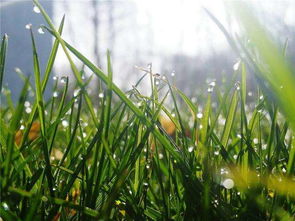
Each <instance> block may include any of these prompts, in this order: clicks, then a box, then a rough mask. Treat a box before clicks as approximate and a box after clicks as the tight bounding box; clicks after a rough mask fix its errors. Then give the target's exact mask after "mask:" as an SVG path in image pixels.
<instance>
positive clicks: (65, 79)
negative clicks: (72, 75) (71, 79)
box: [60, 76, 67, 84]
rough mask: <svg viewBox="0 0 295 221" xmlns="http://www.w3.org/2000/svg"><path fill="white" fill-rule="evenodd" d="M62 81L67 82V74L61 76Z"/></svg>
mask: <svg viewBox="0 0 295 221" xmlns="http://www.w3.org/2000/svg"><path fill="white" fill-rule="evenodd" d="M60 82H61V83H62V84H65V83H66V82H67V77H65V76H63V77H61V79H60Z"/></svg>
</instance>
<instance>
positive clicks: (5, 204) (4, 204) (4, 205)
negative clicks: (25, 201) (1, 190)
mask: <svg viewBox="0 0 295 221" xmlns="http://www.w3.org/2000/svg"><path fill="white" fill-rule="evenodd" d="M2 206H3V208H4V210H9V206H8V204H7V203H5V202H3V203H2Z"/></svg>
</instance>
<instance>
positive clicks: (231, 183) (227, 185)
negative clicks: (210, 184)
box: [222, 178, 235, 189]
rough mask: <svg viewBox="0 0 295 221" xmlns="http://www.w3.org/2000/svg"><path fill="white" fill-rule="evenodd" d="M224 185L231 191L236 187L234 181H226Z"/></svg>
mask: <svg viewBox="0 0 295 221" xmlns="http://www.w3.org/2000/svg"><path fill="white" fill-rule="evenodd" d="M222 185H223V186H224V187H225V188H226V189H231V188H233V187H234V185H235V183H234V181H233V180H232V179H229V178H228V179H225V180H224V181H223V183H222Z"/></svg>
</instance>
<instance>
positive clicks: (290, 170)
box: [0, 1, 295, 220]
mask: <svg viewBox="0 0 295 221" xmlns="http://www.w3.org/2000/svg"><path fill="white" fill-rule="evenodd" d="M34 3H35V5H36V7H37V8H38V9H39V11H40V12H41V14H42V15H43V16H44V18H45V20H46V21H47V23H48V26H46V27H43V28H44V29H46V30H47V31H48V32H49V33H50V34H52V35H53V36H54V37H55V42H54V44H53V46H52V50H51V53H50V56H49V59H48V63H47V66H46V68H45V72H44V73H42V74H41V73H40V67H39V61H38V54H37V52H38V49H37V45H35V43H34V35H33V32H32V31H31V27H29V29H30V35H31V38H32V52H33V60H34V83H31V81H30V79H29V78H28V77H26V76H22V78H23V80H24V86H23V89H22V92H21V94H20V96H19V100H18V101H17V102H16V103H15V104H14V103H13V102H12V101H11V99H10V92H9V88H6V87H2V79H3V75H4V73H5V68H4V64H5V55H6V48H7V44H8V38H7V36H6V35H5V36H4V37H3V39H2V44H1V53H0V56H1V57H0V62H1V63H0V80H1V84H0V87H1V91H2V101H3V102H2V104H3V105H1V121H0V128H1V133H0V144H1V152H0V162H1V168H0V169H1V207H0V211H1V217H2V219H3V220H44V219H45V220H97V219H106V220H107V219H112V220H122V219H123V220H146V219H147V220H169V219H175V220H292V219H294V213H295V206H294V199H295V184H294V172H295V171H294V168H295V165H294V156H295V148H294V136H293V135H294V133H293V131H294V127H295V121H294V119H295V117H294V116H295V115H294V113H295V102H294V99H293V93H294V85H295V80H294V68H292V67H291V66H290V65H289V64H288V62H287V58H286V57H285V55H284V54H285V50H287V47H282V48H280V47H278V46H277V45H276V44H274V43H273V41H272V40H271V39H270V37H269V35H268V34H267V32H266V31H265V30H264V28H262V27H261V25H260V24H259V23H258V22H257V20H256V19H255V16H253V15H252V14H251V10H249V9H248V7H247V6H246V5H242V6H241V5H236V6H234V7H235V9H234V11H235V12H237V13H236V19H237V20H238V21H239V22H240V26H241V27H244V29H245V30H246V32H245V33H244V35H243V37H246V38H247V39H250V40H251V42H252V44H251V45H248V44H247V43H244V42H243V41H242V40H241V39H242V38H241V37H236V36H235V37H232V36H231V35H230V34H229V33H228V32H227V31H226V29H225V28H224V27H223V26H222V24H220V23H219V21H218V20H217V19H216V18H215V17H214V16H213V15H212V14H210V12H208V15H209V16H210V17H211V18H212V20H213V21H214V22H215V23H216V24H217V26H218V27H219V28H220V29H221V30H222V31H223V32H224V34H225V36H226V37H227V39H228V41H229V43H230V44H231V46H232V47H233V49H234V50H235V51H236V52H237V53H238V55H239V56H240V59H241V62H239V63H238V64H236V65H235V68H234V71H233V74H232V75H231V79H227V80H226V81H225V82H223V83H221V82H215V81H212V82H209V84H208V85H207V86H206V87H204V88H203V89H202V90H201V91H202V92H201V93H200V94H196V95H195V97H194V98H189V97H187V96H186V95H185V94H184V93H182V92H181V91H180V90H179V89H178V88H177V85H175V84H174V83H172V82H174V81H173V80H171V79H172V78H174V77H175V76H170V75H169V76H165V75H158V74H154V73H153V70H152V66H151V65H149V66H148V67H146V68H145V67H143V68H139V69H140V70H141V71H142V73H143V77H142V78H141V79H139V81H138V82H137V84H136V85H135V86H134V87H133V89H131V90H129V91H127V92H123V91H122V90H120V88H118V87H117V86H116V85H115V84H114V83H113V81H112V79H113V72H112V64H111V55H110V53H109V52H108V53H107V56H106V60H107V70H106V71H103V70H101V69H100V68H99V67H97V66H95V65H94V64H93V63H91V61H89V60H88V59H87V58H86V57H84V56H83V55H82V54H81V53H80V52H79V51H77V50H76V49H75V48H74V47H73V46H71V45H70V44H69V43H67V42H66V41H64V40H63V39H62V36H61V33H62V29H63V23H64V19H63V20H62V22H61V24H60V26H59V29H55V27H54V26H53V24H52V22H51V20H50V18H49V17H48V16H47V14H46V12H45V11H44V10H43V8H42V6H41V5H40V4H39V3H38V1H34ZM241 8H243V10H240V9H241ZM58 47H59V49H60V50H63V51H64V52H65V53H66V55H67V58H68V60H69V64H70V66H71V68H72V71H73V74H74V76H75V78H76V87H75V88H76V89H75V91H74V94H73V95H72V96H67V94H68V88H69V87H68V86H69V85H68V84H69V82H68V78H67V77H63V78H61V79H59V78H58V77H57V76H51V74H52V67H53V65H54V61H55V57H56V53H57V49H58ZM73 57H76V58H77V59H78V60H80V61H81V62H82V63H83V64H84V65H85V66H86V67H88V68H89V69H90V70H91V71H92V72H93V74H94V75H96V76H97V77H98V78H99V79H100V80H101V82H102V85H103V87H102V88H100V89H99V91H97V93H94V94H95V95H94V96H90V95H89V93H88V87H87V85H88V83H89V82H90V81H91V77H90V78H86V79H85V77H84V76H83V70H79V69H78V68H77V66H76V65H75V63H74V62H73ZM250 72H251V74H254V76H255V79H256V83H257V84H256V85H255V86H256V87H257V90H255V91H249V90H248V89H247V81H246V79H247V75H249V74H250ZM173 75H174V74H173ZM41 76H43V78H42V77H41ZM52 77H53V79H54V84H55V87H54V92H53V96H52V98H51V99H49V100H44V99H43V93H44V90H45V88H46V86H47V84H48V81H49V79H51V78H52ZM176 77H177V73H176ZM143 81H149V82H150V87H151V88H150V92H149V93H148V94H142V93H141V92H140V91H139V89H138V86H139V85H140V84H141V83H142V82H143ZM57 85H60V87H57Z"/></svg>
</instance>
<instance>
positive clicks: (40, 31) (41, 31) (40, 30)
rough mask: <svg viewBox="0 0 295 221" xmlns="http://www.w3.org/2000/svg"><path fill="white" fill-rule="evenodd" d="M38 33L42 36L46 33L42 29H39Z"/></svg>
mask: <svg viewBox="0 0 295 221" xmlns="http://www.w3.org/2000/svg"><path fill="white" fill-rule="evenodd" d="M38 33H39V34H41V35H43V34H44V33H45V32H44V30H43V28H42V27H39V28H38Z"/></svg>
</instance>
